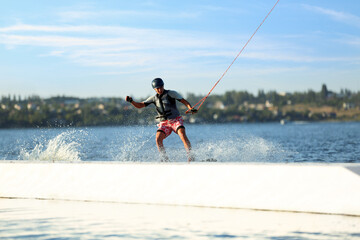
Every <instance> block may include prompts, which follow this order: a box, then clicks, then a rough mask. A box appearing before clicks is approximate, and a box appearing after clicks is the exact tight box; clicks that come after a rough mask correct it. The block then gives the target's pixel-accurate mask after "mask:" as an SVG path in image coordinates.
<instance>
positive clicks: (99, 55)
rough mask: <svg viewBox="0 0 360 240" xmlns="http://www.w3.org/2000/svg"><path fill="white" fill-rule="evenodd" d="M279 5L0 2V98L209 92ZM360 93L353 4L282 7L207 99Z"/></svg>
mask: <svg viewBox="0 0 360 240" xmlns="http://www.w3.org/2000/svg"><path fill="white" fill-rule="evenodd" d="M275 2H276V0H253V1H245V0H223V1H217V0H208V1H202V0H199V1H190V0H183V1H175V0H148V1H146V0H144V1H137V0H135V1H115V0H114V1H111V0H108V1H100V0H98V1H95V0H94V1H91V0H89V1H73V0H71V1H66V0H63V1H47V0H46V1H45V0H44V1H28V0H14V1H5V0H4V1H1V8H0V73H1V74H0V84H1V88H0V95H8V94H11V95H14V94H16V95H21V96H29V95H33V94H35V95H40V96H42V97H50V96H57V95H67V96H77V97H123V96H126V95H132V96H134V97H138V98H143V97H146V96H148V95H150V94H153V93H154V92H153V90H152V89H151V85H150V83H151V80H152V79H153V78H155V77H162V78H163V79H164V81H165V88H167V89H174V90H178V91H179V92H180V93H182V94H184V95H186V94H187V93H196V94H206V93H207V92H208V91H209V90H210V89H211V87H212V86H213V84H214V83H215V82H216V81H217V80H218V79H219V78H220V76H221V75H222V73H223V72H224V71H225V70H226V68H227V67H228V66H229V64H230V63H231V62H232V60H233V59H234V58H235V56H236V55H237V53H238V52H239V51H240V50H241V48H242V47H243V46H244V44H245V43H246V41H247V40H248V39H249V37H250V36H251V35H252V33H253V32H254V31H255V29H256V28H257V27H258V25H259V24H260V23H261V21H262V19H263V18H264V17H265V16H266V14H267V13H268V11H269V10H270V9H271V8H272V6H273V5H274V4H275ZM323 83H325V84H327V87H328V89H330V90H334V91H340V89H342V88H347V89H350V90H353V91H359V90H360V1H355V0H342V1H338V0H326V1H325V0H302V1H300V0H280V2H279V4H278V5H277V7H276V8H275V9H274V11H273V12H272V13H271V15H270V16H269V18H268V19H267V20H266V22H265V23H264V25H263V26H262V27H261V28H260V30H259V31H258V33H257V34H256V35H255V37H254V38H253V40H252V41H251V42H250V43H249V45H248V46H247V47H246V49H245V50H244V52H243V53H242V55H240V57H239V58H238V59H237V61H236V62H235V63H234V65H233V66H232V67H231V69H230V70H229V71H228V73H227V74H226V75H225V77H224V78H223V79H222V81H221V82H220V83H219V85H218V86H217V87H216V88H215V90H214V93H216V94H221V93H224V92H225V91H229V90H239V91H240V90H246V91H249V92H252V93H257V91H258V90H259V89H262V90H265V91H269V90H276V91H278V92H294V91H307V90H308V89H313V90H316V91H319V90H320V89H321V85H322V84H323Z"/></svg>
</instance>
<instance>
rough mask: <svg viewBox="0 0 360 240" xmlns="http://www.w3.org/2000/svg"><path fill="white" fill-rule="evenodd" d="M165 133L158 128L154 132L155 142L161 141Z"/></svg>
mask: <svg viewBox="0 0 360 240" xmlns="http://www.w3.org/2000/svg"><path fill="white" fill-rule="evenodd" d="M165 137H166V135H165V133H164V132H163V131H160V130H158V131H157V133H156V142H157V143H162V141H163V140H164V139H165Z"/></svg>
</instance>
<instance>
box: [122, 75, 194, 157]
mask: <svg viewBox="0 0 360 240" xmlns="http://www.w3.org/2000/svg"><path fill="white" fill-rule="evenodd" d="M151 85H152V87H153V89H154V90H155V92H156V94H155V95H154V96H151V97H149V98H148V99H146V100H145V101H144V102H135V101H134V100H133V99H132V97H129V96H126V98H125V100H126V101H127V102H130V103H131V104H132V105H133V106H134V107H136V108H143V107H147V106H149V105H150V104H154V105H155V107H156V111H157V112H158V116H157V117H156V119H158V120H159V122H160V123H159V124H158V125H157V126H158V129H157V132H156V145H157V147H158V150H159V152H160V157H161V161H169V158H168V157H167V155H166V152H165V148H164V145H163V140H164V139H165V138H167V137H168V136H169V135H170V134H171V132H175V133H176V134H178V135H179V137H180V139H181V140H182V142H183V143H184V147H185V150H186V152H187V156H188V161H189V162H191V161H194V160H195V159H194V156H193V154H192V152H191V143H190V141H189V139H188V137H187V136H186V132H185V127H184V121H183V119H182V117H181V115H180V112H179V110H178V109H177V107H176V100H177V101H179V102H181V103H182V104H184V105H185V106H186V107H187V108H188V109H189V110H190V112H191V113H192V114H194V113H196V112H197V110H196V109H192V107H191V104H190V103H189V102H188V101H187V100H185V99H184V98H183V97H182V96H181V95H180V94H179V93H178V92H176V91H173V90H165V89H164V82H163V80H162V79H161V78H155V79H154V80H153V81H152V83H151Z"/></svg>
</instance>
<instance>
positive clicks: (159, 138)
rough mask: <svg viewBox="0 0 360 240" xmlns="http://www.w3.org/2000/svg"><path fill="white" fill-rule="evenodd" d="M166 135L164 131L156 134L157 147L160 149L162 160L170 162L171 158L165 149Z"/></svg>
mask: <svg viewBox="0 0 360 240" xmlns="http://www.w3.org/2000/svg"><path fill="white" fill-rule="evenodd" d="M165 137H166V135H165V133H164V132H162V131H157V132H156V146H157V147H158V150H159V153H160V158H161V161H162V162H168V161H169V158H168V156H167V155H166V151H165V148H164V144H163V141H164V139H165Z"/></svg>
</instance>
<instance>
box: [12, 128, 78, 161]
mask: <svg viewBox="0 0 360 240" xmlns="http://www.w3.org/2000/svg"><path fill="white" fill-rule="evenodd" d="M76 135H77V132H76V131H75V130H73V131H66V132H63V133H61V134H59V135H57V136H56V137H55V138H53V139H50V140H48V141H47V142H46V143H44V144H43V143H38V144H36V146H35V147H34V148H33V149H32V150H30V151H27V150H26V149H21V151H20V157H19V159H21V160H36V161H37V160H41V161H53V162H55V161H81V159H80V153H79V150H78V149H79V147H80V143H79V142H78V141H76Z"/></svg>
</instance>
